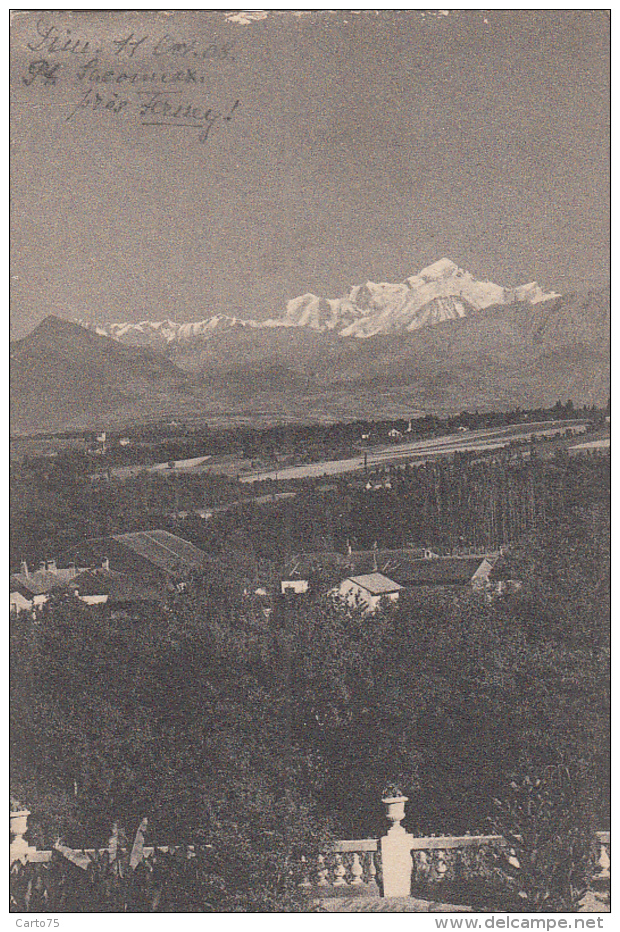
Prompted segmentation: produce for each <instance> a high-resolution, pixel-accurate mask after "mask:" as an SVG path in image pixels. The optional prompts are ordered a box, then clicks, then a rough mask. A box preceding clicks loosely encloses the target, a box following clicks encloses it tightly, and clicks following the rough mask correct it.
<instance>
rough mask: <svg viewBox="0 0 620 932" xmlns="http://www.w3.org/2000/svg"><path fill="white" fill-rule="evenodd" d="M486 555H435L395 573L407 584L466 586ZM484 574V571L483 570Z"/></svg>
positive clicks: (412, 562)
mask: <svg viewBox="0 0 620 932" xmlns="http://www.w3.org/2000/svg"><path fill="white" fill-rule="evenodd" d="M485 561H486V563H488V569H489V570H490V568H491V563H490V562H489V561H487V560H486V557H481V556H477V557H435V558H433V559H431V560H413V561H411V562H410V563H408V564H407V565H406V566H403V567H402V569H400V570H398V571H397V570H394V575H395V576H396V575H397V576H398V579H399V580H400V581H401V583H402V584H403V585H405V586H466V585H467V584H468V583H469V582H471V580H472V579H473V577H474V574H475V573H476V572H477V571H478V570H479V569H480V568H481V567H482V565H483V563H485ZM483 575H484V572H483Z"/></svg>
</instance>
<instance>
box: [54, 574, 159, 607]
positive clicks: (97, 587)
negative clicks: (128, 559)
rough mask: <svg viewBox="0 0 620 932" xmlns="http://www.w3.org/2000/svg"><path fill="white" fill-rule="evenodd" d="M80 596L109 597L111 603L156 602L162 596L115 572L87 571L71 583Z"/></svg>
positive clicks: (150, 588)
mask: <svg viewBox="0 0 620 932" xmlns="http://www.w3.org/2000/svg"><path fill="white" fill-rule="evenodd" d="M71 586H72V588H75V589H76V590H77V592H78V594H79V595H81V596H82V595H107V596H108V598H109V601H110V602H156V601H158V600H159V599H160V594H159V593H158V592H157V590H156V589H154V588H152V587H149V586H145V585H144V584H143V583H141V582H139V581H138V580H136V579H134V578H133V577H131V576H127V575H126V574H125V573H117V572H115V571H114V570H104V569H96V570H86V572H84V573H79V574H78V575H77V576H76V577H75V579H74V580H73V581H72V583H71Z"/></svg>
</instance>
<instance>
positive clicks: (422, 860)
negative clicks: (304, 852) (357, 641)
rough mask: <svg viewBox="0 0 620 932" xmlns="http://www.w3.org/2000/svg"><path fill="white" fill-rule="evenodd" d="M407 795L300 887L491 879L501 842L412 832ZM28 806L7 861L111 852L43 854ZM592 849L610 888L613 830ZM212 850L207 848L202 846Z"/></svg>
mask: <svg viewBox="0 0 620 932" xmlns="http://www.w3.org/2000/svg"><path fill="white" fill-rule="evenodd" d="M406 802H407V799H406V797H395V798H386V799H384V800H383V803H384V805H385V807H386V816H387V819H388V821H389V822H390V828H389V829H388V831H387V833H386V834H385V835H384V836H383V837H382V838H380V839H378V840H377V839H374V838H364V839H358V840H347V841H336V842H334V843H333V844H332V845H331V847H330V849H329V850H327V851H325V852H324V853H323V854H320V855H319V856H318V857H317V858H316V859H313V860H312V861H309V860H307V859H306V858H303V857H302V858H301V864H300V871H299V875H300V884H299V885H300V888H301V889H302V890H303V891H304V892H306V893H308V894H309V895H312V896H314V897H315V898H319V899H320V898H327V897H332V896H347V897H350V896H356V895H364V896H367V897H368V896H371V897H372V896H383V897H403V896H409V895H410V893H411V889H412V884H413V885H414V886H416V885H428V884H431V885H437V884H440V883H442V882H443V881H446V880H454V879H458V878H463V877H469V878H471V877H483V878H484V877H486V878H489V877H492V876H493V875H494V874H495V873H496V872H498V871H500V870H501V865H500V862H501V861H502V860H503V859H505V856H506V851H503V852H502V853H503V855H504V858H503V859H502V858H501V857H500V851H501V849H505V848H506V841H505V839H504V838H503V837H502V836H501V835H469V834H466V835H430V836H427V837H415V836H413V835H411V834H409V833H408V832H407V831H406V830H405V829H404V827H403V826H402V825H401V822H402V820H403V818H404V815H405V804H406ZM29 815H30V813H29V812H28V810H21V811H19V812H12V813H11V814H10V828H11V834H12V836H13V837H12V842H11V846H10V863H11V865H13V864H16V862H21V863H22V864H40V865H44V864H49V863H50V862H51V861H52V858H53V856H54V852H56V853H57V854H58V855H60V856H62V857H64V858H66V859H67V860H69V861H71V862H72V863H73V864H75V865H76V866H77V867H80V868H82V869H84V870H87V868H88V866H89V865H90V864H91V863H92V862H93V861H97V860H99V859H101V858H102V857H103V856H104V855H106V854H107V856H108V858H109V859H110V860H112V859H113V858H114V857H115V856H116V850H115V849H113V848H112V847H107V848H98V849H95V848H90V849H88V848H87V849H81V850H78V849H72V848H67V847H65V846H63V845H60V844H57V845H55V846H54V848H53V849H51V850H48V851H38V850H37V849H36V848H34V847H33V846H31V845H30V844H29V843H28V842H27V841H26V839H25V835H26V833H27V829H28V816H29ZM595 845H597V846H598V851H597V852H596V860H595V864H594V880H595V881H596V882H597V884H598V885H599V886H601V885H602V886H603V887H604V886H605V885H608V882H609V878H610V867H611V833H610V832H597V833H596V836H595ZM205 847H210V846H208V845H207V846H205ZM194 851H195V849H194V848H193V847H192V846H190V847H182V846H174V845H162V846H145V847H143V848H142V849H141V854H140V859H141V860H144V861H145V862H146V863H147V865H148V864H149V862H150V861H151V859H153V858H154V857H156V855H157V854H158V853H161V854H175V853H178V852H184V856H185V857H187V858H192V857H195V854H194ZM507 854H508V861H509V863H510V864H511V865H512V867H514V868H516V869H518V868H519V861H518V859H517V857H516V854H515V852H514V851H508V852H507Z"/></svg>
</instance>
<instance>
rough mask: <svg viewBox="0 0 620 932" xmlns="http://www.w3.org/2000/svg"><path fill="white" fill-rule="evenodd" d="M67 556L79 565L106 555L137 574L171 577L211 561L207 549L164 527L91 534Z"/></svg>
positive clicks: (92, 563) (98, 562) (98, 561)
mask: <svg viewBox="0 0 620 932" xmlns="http://www.w3.org/2000/svg"><path fill="white" fill-rule="evenodd" d="M68 556H69V558H70V559H72V560H74V561H75V562H76V563H78V564H79V565H80V566H91V567H92V566H96V565H101V562H102V560H103V559H104V558H105V557H107V558H108V559H109V560H110V564H111V568H112V569H114V570H117V571H118V572H124V573H128V574H130V575H132V576H138V577H141V576H149V577H152V576H155V577H159V578H161V577H162V576H163V577H170V576H175V575H176V574H178V573H191V572H196V571H200V570H205V569H207V568H208V567H209V566H210V565H211V561H210V559H209V557H208V556H207V554H206V553H204V551H202V550H199V549H198V547H194V545H193V544H190V543H189V541H186V540H183V539H182V538H180V537H177V536H176V535H175V534H170V533H169V532H168V531H161V530H155V531H135V532H133V533H129V534H113V535H111V536H110V537H95V538H91V539H89V540H85V541H82V543H80V544H78V545H76V546H75V547H73V548H72V549H71V551H70V552H69V554H68Z"/></svg>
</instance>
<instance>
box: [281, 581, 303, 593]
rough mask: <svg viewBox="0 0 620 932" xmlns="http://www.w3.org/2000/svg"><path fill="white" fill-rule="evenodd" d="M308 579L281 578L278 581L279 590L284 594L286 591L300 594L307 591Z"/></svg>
mask: <svg viewBox="0 0 620 932" xmlns="http://www.w3.org/2000/svg"><path fill="white" fill-rule="evenodd" d="M308 586H309V580H307V579H283V580H282V582H281V583H280V591H281V592H282V594H283V595H284V593H286V592H296V593H298V594H302V593H304V592H307V591H308Z"/></svg>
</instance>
